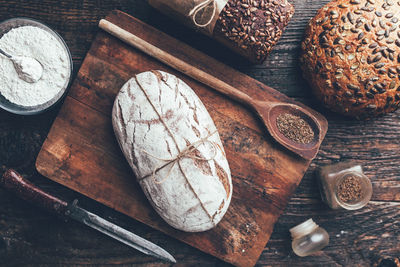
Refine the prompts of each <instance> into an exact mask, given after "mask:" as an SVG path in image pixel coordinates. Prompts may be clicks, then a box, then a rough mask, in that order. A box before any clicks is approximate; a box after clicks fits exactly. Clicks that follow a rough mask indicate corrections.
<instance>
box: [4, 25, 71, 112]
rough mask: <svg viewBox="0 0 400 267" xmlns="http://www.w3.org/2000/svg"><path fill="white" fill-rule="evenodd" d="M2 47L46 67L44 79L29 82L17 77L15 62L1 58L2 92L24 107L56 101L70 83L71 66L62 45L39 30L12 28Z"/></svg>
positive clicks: (45, 32)
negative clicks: (61, 91) (56, 97)
mask: <svg viewBox="0 0 400 267" xmlns="http://www.w3.org/2000/svg"><path fill="white" fill-rule="evenodd" d="M0 48H1V49H3V50H4V51H5V52H8V53H9V54H11V55H13V56H27V57H32V58H34V59H36V60H37V61H39V62H40V63H41V64H42V66H43V74H42V78H41V79H40V80H39V81H37V82H36V83H28V82H25V81H23V80H22V79H20V78H19V77H18V73H17V72H16V70H15V68H14V65H13V63H12V62H11V61H10V60H9V59H7V58H5V57H3V56H0V93H1V94H2V95H3V96H4V97H5V98H6V99H8V100H9V101H10V102H12V103H14V104H17V105H21V106H37V105H41V104H44V103H46V102H48V101H50V100H51V99H53V98H54V97H55V96H56V95H57V94H58V93H59V92H60V90H62V89H63V88H64V87H65V86H66V84H67V83H68V80H69V77H70V75H71V73H70V72H71V69H70V68H71V66H70V61H69V57H68V54H67V52H66V51H65V50H64V47H63V45H62V44H61V43H60V42H59V41H58V40H57V39H56V38H55V37H54V36H52V35H51V34H50V33H49V32H47V31H45V30H42V29H40V28H38V27H33V26H23V27H19V28H15V29H12V30H11V31H9V32H8V33H6V34H5V35H3V37H2V38H1V39H0Z"/></svg>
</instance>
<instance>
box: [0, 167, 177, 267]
mask: <svg viewBox="0 0 400 267" xmlns="http://www.w3.org/2000/svg"><path fill="white" fill-rule="evenodd" d="M0 185H1V186H2V187H3V188H5V189H7V190H8V191H11V192H13V193H15V194H16V195H18V196H19V197H20V198H22V199H24V200H27V201H30V202H32V203H34V204H36V205H37V206H40V207H43V208H45V209H47V210H48V211H51V212H53V213H56V214H57V215H59V216H60V217H63V218H72V219H74V220H76V221H78V222H81V223H83V224H85V225H87V226H89V227H91V228H93V229H95V230H97V231H99V232H101V233H103V234H105V235H108V236H110V237H112V238H114V239H116V240H118V241H120V242H121V243H124V244H126V245H128V246H130V247H132V248H134V249H136V250H138V251H140V252H142V253H144V254H146V255H149V256H153V257H156V258H158V259H161V260H164V261H167V262H172V263H176V260H175V259H174V257H173V256H172V255H171V254H169V253H168V252H167V251H165V250H164V249H162V248H161V247H159V246H157V245H156V244H154V243H152V242H150V241H148V240H146V239H144V238H142V237H140V236H138V235H135V234H134V233H131V232H129V231H128V230H125V229H123V228H122V227H119V226H118V225H116V224H114V223H112V222H109V221H107V220H105V219H103V218H101V217H100V216H98V215H96V214H93V213H91V212H89V211H87V210H85V209H83V208H81V207H79V206H78V205H77V200H74V201H73V202H72V203H69V204H68V203H67V202H65V201H64V200H61V199H59V198H56V197H54V196H52V195H50V194H48V193H46V192H44V191H42V190H41V189H40V188H38V187H37V186H35V185H34V184H32V183H31V182H29V181H28V180H26V179H24V178H23V177H22V176H21V175H20V174H19V173H18V172H16V171H15V170H12V169H9V170H7V171H6V172H5V173H4V174H3V177H2V178H1V180H0Z"/></svg>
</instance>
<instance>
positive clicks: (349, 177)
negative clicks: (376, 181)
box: [334, 172, 372, 210]
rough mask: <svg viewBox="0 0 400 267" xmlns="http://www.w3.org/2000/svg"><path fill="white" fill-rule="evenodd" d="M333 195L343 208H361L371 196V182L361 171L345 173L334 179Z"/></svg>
mask: <svg viewBox="0 0 400 267" xmlns="http://www.w3.org/2000/svg"><path fill="white" fill-rule="evenodd" d="M334 196H335V199H336V201H337V203H338V204H339V205H340V206H341V207H342V208H344V209H347V210H357V209H361V208H362V207H364V206H365V205H367V204H368V202H369V201H370V199H371V197H372V183H371V181H370V179H369V178H368V177H367V176H365V175H363V174H361V173H356V172H351V173H346V174H344V175H343V176H341V177H339V178H338V179H337V180H336V184H335V194H334Z"/></svg>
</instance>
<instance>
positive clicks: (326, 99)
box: [300, 0, 400, 118]
mask: <svg viewBox="0 0 400 267" xmlns="http://www.w3.org/2000/svg"><path fill="white" fill-rule="evenodd" d="M301 48H302V54H301V57H300V63H301V68H302V70H303V75H304V77H305V79H306V80H308V82H309V83H310V85H311V87H312V89H313V92H314V93H315V95H316V96H317V98H318V99H319V100H320V101H321V102H322V103H323V104H324V105H325V106H327V107H328V108H330V109H332V110H333V111H335V112H338V113H341V114H344V115H347V116H352V117H357V118H366V117H373V116H377V115H380V114H385V113H388V112H393V111H395V110H396V109H397V108H398V107H399V106H400V1H398V0H346V1H345V0H336V1H332V2H330V3H328V4H327V5H325V6H324V7H323V8H321V9H320V10H319V11H318V13H317V15H316V16H315V17H314V18H313V19H311V20H310V22H309V25H308V27H307V29H306V33H305V37H304V40H303V42H302V45H301Z"/></svg>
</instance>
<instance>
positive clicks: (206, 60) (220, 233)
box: [36, 11, 328, 266]
mask: <svg viewBox="0 0 400 267" xmlns="http://www.w3.org/2000/svg"><path fill="white" fill-rule="evenodd" d="M107 20H109V21H111V22H112V23H115V24H116V25H118V26H120V27H122V28H124V29H126V30H128V31H130V32H132V33H134V34H136V35H138V36H139V37H140V38H142V39H144V40H146V41H148V42H150V43H152V44H154V45H155V46H158V47H160V48H161V49H163V50H165V51H167V52H169V53H171V54H173V55H175V56H176V57H178V58H180V59H182V60H185V61H186V62H190V63H191V64H193V65H194V66H196V67H198V68H200V69H202V70H205V71H207V72H210V73H211V74H213V75H215V76H216V77H218V78H220V79H221V80H223V81H225V82H227V83H230V84H231V85H233V86H234V87H236V88H238V89H240V90H242V91H244V92H246V93H247V94H249V95H251V96H253V97H255V98H258V99H268V100H274V101H282V102H290V103H294V101H292V100H291V99H289V98H288V97H286V96H285V95H283V94H281V93H279V92H278V91H276V90H274V89H272V88H270V87H268V86H266V85H264V84H262V83H260V82H258V81H256V80H254V79H252V78H250V77H248V76H246V75H244V74H242V73H239V72H237V71H235V70H233V69H231V68H229V67H227V66H225V65H223V64H221V63H219V62H217V61H215V60H214V59H212V58H210V57H208V56H206V55H204V54H203V53H200V52H199V51H196V50H194V49H193V48H191V47H189V46H187V45H185V44H184V43H182V42H180V41H177V40H175V39H173V38H171V37H169V36H167V35H166V34H164V33H162V32H160V31H158V30H156V29H154V28H152V27H150V26H149V25H147V24H145V23H143V22H141V21H139V20H137V19H135V18H133V17H131V16H129V15H127V14H125V13H123V12H121V11H113V12H111V13H110V14H109V16H108V17H107ZM153 69H158V70H164V71H167V72H170V73H172V74H174V75H176V76H178V77H179V78H181V79H182V80H184V81H185V82H186V83H187V84H189V86H191V87H192V88H193V90H194V91H195V92H196V93H197V94H198V95H199V97H200V99H201V100H202V101H203V103H204V104H205V106H206V107H207V109H208V111H209V113H210V115H211V117H212V118H213V119H214V122H215V124H216V126H217V128H218V130H219V133H220V135H221V138H222V140H223V143H224V147H225V151H226V153H227V158H228V161H229V165H230V168H231V172H232V180H233V197H232V202H231V205H230V207H229V209H228V212H227V213H226V215H225V217H224V218H223V219H222V221H221V222H220V223H219V224H218V226H217V227H216V228H214V229H212V230H210V231H207V232H203V233H184V232H181V231H178V230H175V229H173V228H172V227H170V226H169V225H167V224H166V223H165V222H164V221H163V220H162V219H161V218H160V217H159V216H158V214H157V213H156V212H155V211H154V210H153V209H152V208H151V206H150V204H149V202H148V201H147V199H146V198H145V196H144V194H143V193H142V191H141V188H140V186H139V184H138V183H137V182H136V180H135V177H134V175H133V173H132V171H131V170H130V168H129V166H128V164H127V162H126V161H125V159H124V157H123V155H122V153H121V151H120V149H119V147H118V145H117V142H116V139H115V137H114V134H113V130H112V126H111V109H112V105H113V101H114V98H115V96H116V94H117V92H118V91H119V89H120V88H121V87H122V85H123V84H124V83H125V82H126V81H127V80H128V79H129V78H131V77H132V76H133V75H135V74H137V73H140V72H143V71H148V70H153ZM310 112H312V113H313V114H315V116H316V117H317V118H318V120H319V121H320V124H321V125H322V136H323V137H324V136H325V133H326V131H327V127H328V124H327V121H326V119H325V118H324V117H323V116H322V115H320V114H319V113H317V112H315V111H313V110H311V109H310ZM309 164H310V161H307V160H304V159H302V158H300V157H298V156H296V155H295V154H293V153H291V152H289V151H288V150H286V149H284V148H283V147H282V146H280V145H279V144H277V143H276V142H275V141H274V140H272V138H271V137H270V136H269V134H268V133H267V131H266V130H265V129H264V127H263V126H262V125H261V123H260V121H259V120H258V119H256V117H255V116H254V115H253V114H252V113H251V112H250V111H249V110H247V109H246V108H245V107H244V106H241V105H240V104H238V103H236V102H234V101H232V100H230V99H227V98H226V97H224V96H222V95H221V94H219V93H216V92H214V91H213V90H212V89H210V88H208V87H206V86H204V85H203V84H201V83H199V82H197V81H195V80H193V79H191V78H189V77H187V76H185V75H184V74H181V73H179V72H177V71H175V70H173V69H171V68H169V67H167V66H165V65H163V64H162V63H160V62H158V61H157V60H155V59H153V58H150V57H148V56H146V55H144V54H143V53H141V52H140V51H138V50H136V49H134V48H132V47H129V46H127V45H125V44H124V43H122V42H121V41H119V40H118V39H116V38H114V37H112V36H111V35H109V34H107V33H105V32H102V31H100V30H99V33H98V34H97V36H96V38H95V40H94V42H93V44H92V47H91V48H90V50H89V52H88V54H87V56H86V58H85V60H84V62H83V64H82V66H81V69H80V70H79V73H78V76H77V78H76V80H75V82H74V84H73V85H72V87H71V89H70V91H69V94H68V96H67V97H66V99H65V102H64V104H63V106H62V108H61V111H60V113H59V115H58V117H57V118H56V120H55V122H54V124H53V126H52V128H51V130H50V132H49V134H48V137H47V139H46V141H45V143H44V145H43V147H42V150H41V151H40V154H39V156H38V159H37V162H36V167H37V169H38V171H39V172H40V173H41V174H43V175H44V176H46V177H48V178H50V179H51V180H54V181H56V182H58V183H60V184H63V185H65V186H67V187H69V188H71V189H73V190H76V191H78V192H80V193H82V194H84V195H86V196H88V197H90V198H92V199H95V200H97V201H99V202H101V203H103V204H105V205H107V206H109V207H111V208H114V209H116V210H117V211H120V212H122V213H124V214H126V215H128V216H130V217H132V218H134V219H136V220H138V221H140V222H142V223H145V224H147V225H149V226H151V227H154V228H156V229H158V230H160V231H162V232H164V233H166V234H168V235H171V236H173V237H175V238H177V239H179V240H181V241H183V242H185V243H187V244H189V245H192V246H194V247H196V248H198V249H200V250H202V251H204V252H206V253H209V254H211V255H214V256H216V257H218V258H220V259H222V260H224V261H226V262H230V263H232V264H234V265H237V266H252V265H254V264H255V263H256V262H257V259H258V257H259V256H260V254H261V252H262V250H263V249H264V247H265V245H266V244H267V241H268V239H269V237H270V235H271V233H272V230H273V226H274V224H275V222H276V221H277V219H278V217H279V215H280V214H281V213H282V211H283V210H284V208H285V206H286V204H287V202H288V200H289V198H290V196H291V195H292V193H293V192H294V191H295V189H296V187H297V185H298V184H299V182H300V180H301V178H302V177H303V175H304V173H305V172H306V170H307V168H308V166H309ZM289 242H290V241H289V240H288V243H289ZM166 249H167V250H168V248H166Z"/></svg>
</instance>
